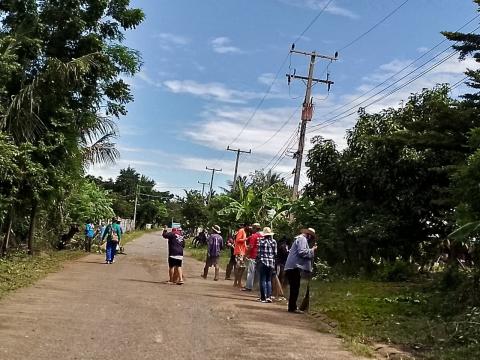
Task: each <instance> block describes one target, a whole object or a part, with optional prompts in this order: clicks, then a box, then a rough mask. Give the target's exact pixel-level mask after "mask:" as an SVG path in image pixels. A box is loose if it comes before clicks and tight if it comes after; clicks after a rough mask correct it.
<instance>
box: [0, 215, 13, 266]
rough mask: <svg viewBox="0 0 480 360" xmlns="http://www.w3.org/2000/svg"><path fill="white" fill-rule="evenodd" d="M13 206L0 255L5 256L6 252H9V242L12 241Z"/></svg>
mask: <svg viewBox="0 0 480 360" xmlns="http://www.w3.org/2000/svg"><path fill="white" fill-rule="evenodd" d="M13 216H14V215H13V206H12V207H11V208H10V213H9V214H8V225H7V229H6V231H5V236H4V238H3V242H2V247H1V249H0V256H2V257H3V256H5V254H6V253H7V249H8V243H9V241H10V233H11V232H12V224H13Z"/></svg>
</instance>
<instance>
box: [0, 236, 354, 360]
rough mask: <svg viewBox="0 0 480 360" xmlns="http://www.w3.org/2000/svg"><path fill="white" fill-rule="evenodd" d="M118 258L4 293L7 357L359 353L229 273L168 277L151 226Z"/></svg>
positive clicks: (195, 268)
mask: <svg viewBox="0 0 480 360" xmlns="http://www.w3.org/2000/svg"><path fill="white" fill-rule="evenodd" d="M126 252H127V253H128V255H120V256H119V257H118V258H117V262H116V263H115V264H113V265H105V264H103V257H102V256H100V255H96V254H92V255H89V256H87V257H85V258H82V259H80V260H78V261H74V262H71V263H68V264H67V265H66V266H65V268H64V270H63V271H61V272H58V273H56V274H52V275H50V276H48V277H47V278H46V279H44V280H42V281H40V282H38V283H37V284H36V285H34V286H32V287H30V288H26V289H22V290H19V291H17V292H15V293H14V294H11V295H10V296H8V297H7V298H5V299H4V300H2V301H0V359H2V360H17V359H18V360H29V359H32V360H33V359H35V360H42V359H49V360H52V359H62V360H66V359H81V360H84V359H108V360H109V359H115V360H137V359H138V360H140V359H229V360H231V359H302V360H308V359H332V360H333V359H335V360H342V359H345V360H346V359H357V358H356V357H354V356H353V355H351V354H350V353H348V352H347V351H345V350H343V349H342V345H341V340H339V339H337V338H335V337H334V336H332V335H329V334H323V333H320V332H318V331H316V330H315V328H314V327H313V325H312V323H311V322H309V320H308V318H307V317H306V316H304V315H296V314H289V313H287V312H286V311H285V307H283V306H278V305H272V304H261V303H258V302H256V301H255V297H256V296H255V295H256V294H248V295H247V294H244V293H242V292H240V291H238V290H236V289H234V288H232V286H231V282H230V281H224V280H221V281H218V282H214V281H212V279H211V278H210V279H208V280H203V279H202V278H200V276H199V275H200V272H201V269H202V264H201V263H199V262H197V261H195V260H193V259H187V260H186V265H185V272H186V275H187V279H186V283H185V285H183V286H177V285H166V284H163V281H164V280H165V279H166V274H167V266H166V243H165V240H163V239H162V238H161V236H160V234H158V233H156V234H148V235H145V236H143V237H142V238H140V239H138V240H136V241H135V242H133V243H132V244H130V245H128V246H127V248H126Z"/></svg>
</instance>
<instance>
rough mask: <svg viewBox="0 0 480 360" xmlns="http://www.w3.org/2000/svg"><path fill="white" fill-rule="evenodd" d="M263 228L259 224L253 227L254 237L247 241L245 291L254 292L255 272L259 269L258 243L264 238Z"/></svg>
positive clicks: (251, 236)
mask: <svg viewBox="0 0 480 360" xmlns="http://www.w3.org/2000/svg"><path fill="white" fill-rule="evenodd" d="M260 229H261V226H260V224H259V223H255V224H253V225H252V235H250V236H249V237H248V239H247V246H248V251H247V282H246V284H245V287H244V288H243V289H242V290H243V291H252V289H253V285H254V283H255V271H256V268H257V253H258V241H259V240H260V239H261V238H262V237H263V236H262V233H261V232H260Z"/></svg>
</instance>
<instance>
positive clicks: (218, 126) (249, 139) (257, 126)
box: [181, 58, 478, 173]
mask: <svg viewBox="0 0 480 360" xmlns="http://www.w3.org/2000/svg"><path fill="white" fill-rule="evenodd" d="M410 62H411V60H399V59H395V60H392V61H390V62H388V63H385V64H382V65H380V66H379V67H378V69H377V70H376V71H374V72H373V73H371V74H368V75H367V76H365V77H364V79H363V82H362V83H361V84H360V85H359V86H358V88H357V89H356V90H355V91H354V92H352V93H350V94H345V95H343V96H334V94H332V95H331V96H330V97H329V98H328V99H327V100H326V101H323V102H320V101H318V100H317V104H316V105H317V107H316V109H315V114H314V120H313V121H312V122H311V123H310V124H308V128H307V143H306V151H308V149H310V148H311V146H312V145H311V144H310V140H311V138H313V137H314V136H317V135H321V136H322V137H324V138H327V139H332V140H334V141H335V143H336V144H337V145H338V147H339V148H340V149H342V148H344V147H345V146H346V139H345V132H346V130H347V129H349V128H351V127H352V126H353V124H354V122H355V120H356V110H357V109H358V107H360V106H365V105H367V104H369V103H370V102H372V101H373V100H376V99H379V98H380V97H382V96H383V95H384V94H385V93H387V92H388V91H386V92H385V93H382V94H380V95H378V96H375V97H373V98H372V99H370V100H368V101H366V102H364V103H362V101H363V100H365V99H367V98H368V97H370V96H372V95H373V94H375V92H377V91H379V90H381V89H383V88H384V87H386V86H388V85H389V84H392V83H393V82H394V81H395V80H398V79H399V78H401V77H402V76H404V75H405V74H406V73H407V72H409V71H411V70H413V69H414V68H413V67H408V69H406V70H405V71H403V72H402V73H400V74H398V75H395V76H394V77H393V78H392V79H391V80H389V82H387V83H386V84H385V85H383V86H381V87H379V88H378V89H376V90H374V91H373V92H371V93H369V94H366V95H364V96H362V95H363V94H364V93H365V92H366V91H368V90H370V89H372V88H373V87H374V86H375V85H377V84H378V83H379V82H381V81H384V80H385V79H387V78H388V77H390V76H392V75H394V74H395V72H397V71H399V70H401V69H402V68H404V67H406V65H408V64H409V63H410ZM467 67H469V68H477V67H478V65H477V64H476V63H475V61H473V60H467V61H465V62H459V61H458V60H456V59H454V58H452V59H450V60H448V61H446V62H445V63H444V64H442V65H440V66H438V67H437V68H435V69H434V70H432V71H431V72H429V73H427V74H426V75H425V76H423V77H421V78H419V79H418V80H416V81H414V82H413V83H411V84H409V85H408V86H406V87H405V88H403V89H401V90H399V91H397V92H395V93H393V94H392V95H390V96H389V97H386V98H385V99H381V100H380V101H378V103H375V104H373V105H371V106H369V107H368V108H367V111H369V112H377V111H380V110H382V109H385V108H388V107H398V106H399V105H400V103H401V101H406V100H408V97H409V96H410V94H411V93H414V92H418V91H421V90H422V89H423V88H432V87H433V86H435V85H436V84H438V83H450V84H454V83H455V82H457V81H459V80H460V79H461V78H463V76H464V75H463V72H464V71H465V69H466V68H467ZM420 71H421V69H420V70H419V71H418V72H420ZM415 74H417V72H416V73H415ZM270 79H271V74H263V75H261V76H260V77H259V79H258V80H259V81H260V82H262V83H268V82H269V80H270ZM408 79H411V76H409V77H408V78H406V79H404V80H402V81H400V83H398V84H396V85H393V86H392V87H391V88H390V89H389V90H393V89H396V88H397V87H398V86H399V85H401V84H404V83H405V82H406V81H408ZM357 97H360V98H359V99H358V100H356V101H354V102H353V103H352V101H353V100H355V99H356V98H357ZM342 105H346V107H343V108H341V109H340V110H337V111H335V112H333V113H330V114H329V112H331V110H332V109H337V108H338V107H341V106H342ZM350 107H351V108H352V109H351V110H349V111H348V112H346V114H348V113H351V112H353V113H354V114H352V115H350V116H348V117H345V118H343V119H339V121H335V122H334V123H332V124H329V125H328V126H327V127H320V128H319V127H317V128H312V126H315V125H317V124H319V123H320V120H321V121H324V120H328V119H332V117H333V116H335V115H338V114H339V113H341V112H343V111H345V110H347V109H348V108H350ZM294 110H295V109H294V108H293V107H276V108H267V109H261V110H259V111H258V112H257V113H256V115H255V117H254V118H253V119H252V120H251V122H250V124H249V125H248V126H247V128H246V129H245V130H243V133H242V135H241V136H240V138H239V139H238V140H237V141H235V143H234V144H233V146H235V147H237V146H239V147H241V148H242V149H249V148H252V149H253V154H252V155H251V156H246V157H245V160H243V161H242V169H243V170H242V171H243V173H248V172H251V171H253V170H254V169H258V168H261V167H263V166H265V165H266V164H267V163H268V161H269V160H270V159H271V158H272V157H273V156H274V155H275V154H277V152H278V151H279V149H280V148H281V147H282V146H283V145H284V144H285V143H286V142H287V140H288V138H289V137H290V135H291V134H292V133H293V132H295V131H296V129H297V127H298V123H299V118H300V115H299V112H298V111H297V112H296V113H295V114H294V115H293V116H292V117H291V121H290V122H289V123H287V124H286V125H285V127H284V128H283V129H282V130H281V131H280V132H279V133H278V134H277V135H275V136H274V137H273V138H272V139H271V140H270V141H269V142H268V143H267V144H266V145H264V146H261V145H262V143H264V142H265V141H266V140H267V139H269V138H271V137H272V135H273V134H274V133H275V131H276V130H277V129H279V128H280V127H281V126H282V125H283V123H284V122H285V121H286V120H287V119H288V118H289V117H290V116H291V115H292V113H293V112H294ZM253 112H254V109H253V108H250V107H231V106H224V107H211V108H207V109H206V110H205V111H204V112H203V114H202V121H201V122H200V123H199V124H198V125H197V126H195V127H194V128H190V129H188V130H187V131H186V132H185V134H186V136H187V137H189V138H190V139H192V140H193V141H194V142H196V143H198V144H202V145H204V146H207V147H211V148H213V149H216V150H221V151H223V150H224V149H225V148H226V146H227V145H229V144H230V143H231V141H232V140H233V139H234V138H236V137H237V135H238V134H239V133H240V131H242V128H243V126H244V124H245V123H246V122H247V121H249V119H250V117H251V116H252V114H253ZM314 129H316V131H313V130H314ZM260 146H261V147H260ZM296 146H297V144H296V142H294V143H293V146H292V150H295V148H296ZM250 157H251V159H253V158H254V157H256V160H255V161H250V160H249V158H250ZM225 161H226V160H225ZM181 164H182V166H184V167H186V168H189V169H194V170H198V171H200V170H202V169H203V168H204V164H205V161H203V162H200V164H198V161H193V160H188V159H187V160H184V161H183V162H182V163H181ZM219 164H220V165H219V166H224V167H225V168H226V169H227V170H226V171H227V172H228V173H230V172H231V166H230V167H228V164H229V162H228V161H226V163H223V160H222V162H219ZM216 166H217V167H218V165H216ZM292 168H293V160H292V159H291V158H289V157H285V158H284V159H283V160H282V161H281V162H280V164H279V170H280V172H285V173H288V171H289V169H290V171H291V169H292Z"/></svg>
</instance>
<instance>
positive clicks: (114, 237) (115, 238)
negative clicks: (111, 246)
mask: <svg viewBox="0 0 480 360" xmlns="http://www.w3.org/2000/svg"><path fill="white" fill-rule="evenodd" d="M108 235H109V238H110V239H111V241H114V242H118V234H117V230H115V229H114V228H113V225H111V226H110V231H109V234H108Z"/></svg>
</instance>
